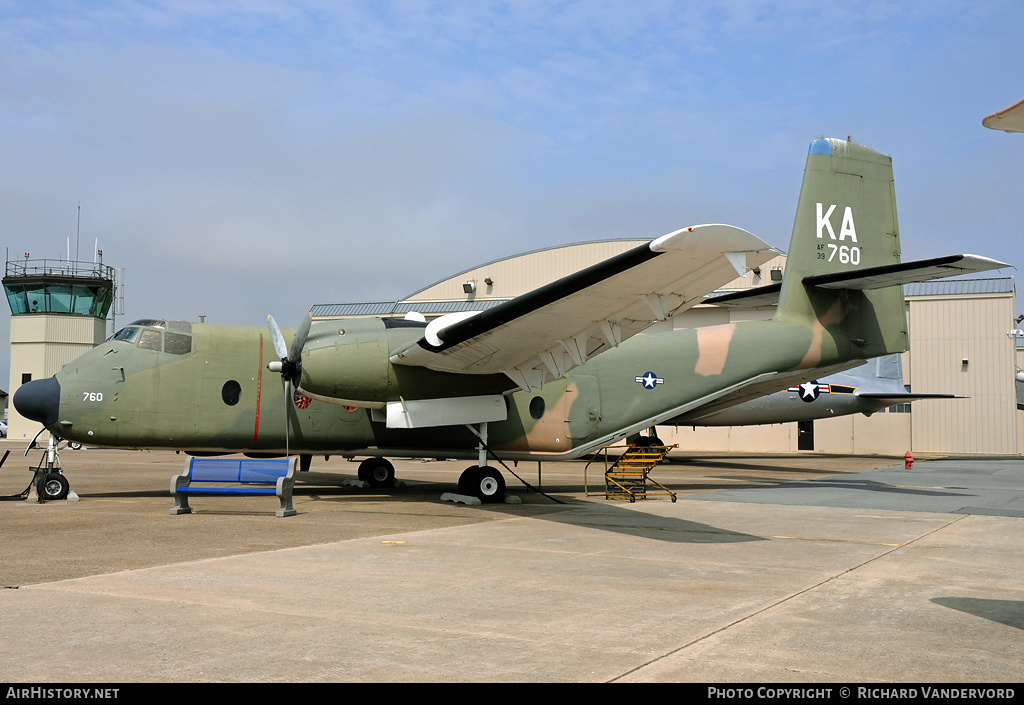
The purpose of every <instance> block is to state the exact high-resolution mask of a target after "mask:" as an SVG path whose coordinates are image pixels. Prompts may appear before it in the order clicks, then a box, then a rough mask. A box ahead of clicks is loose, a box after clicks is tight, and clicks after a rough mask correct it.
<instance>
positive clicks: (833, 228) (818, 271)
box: [776, 138, 907, 358]
mask: <svg viewBox="0 0 1024 705" xmlns="http://www.w3.org/2000/svg"><path fill="white" fill-rule="evenodd" d="M899 261H900V239H899V225H898V222H897V217H896V197H895V189H894V186H893V175H892V160H891V159H890V158H889V157H887V156H886V155H884V154H880V153H878V152H875V151H874V150H871V149H868V148H867V147H864V146H862V145H859V144H854V143H853V142H849V141H845V140H836V139H824V138H823V139H817V140H815V141H814V142H812V143H811V147H810V151H809V154H808V155H807V167H806V169H805V170H804V181H803V186H802V187H801V189H800V200H799V203H798V205H797V213H796V220H795V222H794V224H793V236H792V238H791V239H790V245H789V252H788V258H787V262H786V276H785V277H784V279H783V283H782V291H781V293H780V297H779V308H778V311H777V313H776V318H777V319H779V320H785V321H790V322H801V321H803V322H809V323H810V324H811V325H812V326H815V327H816V328H821V329H824V332H825V333H827V335H824V336H823V347H822V349H821V353H822V356H823V357H826V358H827V357H829V356H831V355H832V354H839V355H841V356H846V355H851V356H853V357H864V358H867V357H877V356H879V355H885V354H888V353H893V352H901V351H903V350H906V348H907V333H906V330H907V324H906V313H905V309H904V302H903V291H902V288H901V287H899V286H891V287H887V288H883V289H876V290H871V291H861V290H852V289H835V288H833V289H823V288H817V287H814V286H810V285H808V284H806V283H805V282H804V279H805V278H806V277H809V276H814V275H829V274H840V273H847V272H856V271H859V270H865V269H867V268H870V267H879V266H884V265H892V264H897V263H899Z"/></svg>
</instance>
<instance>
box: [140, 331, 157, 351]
mask: <svg viewBox="0 0 1024 705" xmlns="http://www.w3.org/2000/svg"><path fill="white" fill-rule="evenodd" d="M139 347H140V348H142V349H143V350H156V351H159V350H160V349H161V345H160V331H158V330H144V331H142V335H140V336H139Z"/></svg>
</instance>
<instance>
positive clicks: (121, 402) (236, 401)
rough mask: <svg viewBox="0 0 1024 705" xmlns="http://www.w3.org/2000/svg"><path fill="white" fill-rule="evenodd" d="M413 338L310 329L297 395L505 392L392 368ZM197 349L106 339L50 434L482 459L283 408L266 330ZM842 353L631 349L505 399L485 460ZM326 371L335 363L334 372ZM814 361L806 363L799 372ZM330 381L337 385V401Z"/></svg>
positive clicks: (78, 371)
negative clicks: (392, 357)
mask: <svg viewBox="0 0 1024 705" xmlns="http://www.w3.org/2000/svg"><path fill="white" fill-rule="evenodd" d="M837 322H838V321H837ZM151 330H153V331H159V330H160V329H159V328H152V329H151ZM342 330H343V331H344V334H343V335H339V331H342ZM421 333H422V330H421V329H420V328H418V327H407V326H400V327H385V325H384V322H383V321H382V320H380V319H358V320H345V321H323V322H317V323H315V324H314V326H313V330H312V332H311V335H310V339H309V342H308V343H307V352H306V353H305V354H304V365H303V377H302V385H301V386H302V388H303V389H304V390H308V391H310V392H311V393H315V394H322V393H328V394H330V395H332V396H337V397H341V398H353V397H355V398H360V399H363V400H371V401H372V402H374V403H384V402H388V401H399V400H406V401H412V400H416V399H434V398H442V397H453V396H465V395H472V394H482V393H493V394H500V393H502V392H505V391H507V390H508V389H509V387H511V382H510V381H509V380H508V379H507V378H505V377H504V376H500V375H495V376H484V377H480V376H467V375H456V374H444V373H438V372H431V371H429V370H425V369H422V368H415V367H403V366H401V365H392V364H391V363H390V362H389V360H388V356H389V353H390V352H391V351H393V350H394V349H396V348H398V347H400V346H402V345H405V344H408V342H409V341H410V340H412V339H416V338H417V337H418V336H419V335H421ZM191 338H192V340H191V351H190V352H188V353H186V354H173V353H169V352H163V351H162V350H153V349H144V348H140V347H139V346H138V345H137V344H135V343H132V342H126V341H120V340H111V341H108V342H106V343H104V344H103V345H101V346H99V347H97V348H96V349H94V350H92V351H90V352H89V353H87V354H85V355H83V356H82V357H80V358H78V359H77V360H75V361H74V362H72V363H70V364H69V365H67V366H66V367H65V368H64V369H63V370H62V371H61V372H60V373H58V375H57V376H56V379H57V381H58V382H59V384H60V406H59V409H60V411H59V414H58V416H59V418H58V419H56V423H55V424H52V425H51V430H52V431H54V432H55V433H56V434H57V435H59V436H60V437H63V438H67V439H69V440H73V441H80V442H83V443H88V444H92V445H111V446H118V447H129V448H172V449H185V450H192V451H209V452H238V451H246V452H265V453H278V452H282V451H283V450H284V449H285V429H286V424H285V409H286V408H288V409H289V413H290V414H291V418H290V421H289V424H290V433H291V436H290V439H289V445H290V449H291V451H292V452H299V453H310V454H345V455H367V454H371V455H372V454H381V455H396V456H414V457H420V456H423V457H435V456H436V457H459V456H472V455H474V454H475V452H476V451H475V450H474V449H475V447H476V444H477V438H476V436H475V435H474V434H473V433H472V432H471V431H470V430H469V429H467V428H465V427H463V426H441V427H435V428H425V429H390V428H387V426H386V424H385V423H384V422H383V420H374V419H375V416H376V414H377V412H376V410H375V409H371V408H365V407H353V406H343V405H339V404H333V403H326V402H324V401H320V400H312V399H310V398H309V397H307V396H305V395H302V394H298V395H296V399H297V402H296V401H295V400H293V403H292V404H291V405H286V403H285V399H284V387H283V385H282V383H281V379H280V377H279V376H278V375H276V374H272V373H270V372H268V371H267V369H266V365H267V363H268V362H269V361H271V360H274V359H276V357H275V355H274V353H273V349H272V347H271V346H270V344H269V342H268V340H267V338H268V336H267V333H266V331H265V330H264V329H260V328H255V327H242V326H219V325H210V324H193V325H192V326H191ZM849 347H850V346H849V343H848V342H846V341H845V338H840V339H839V340H837V339H835V338H833V336H832V335H831V334H829V333H828V331H827V329H826V328H825V327H814V326H808V325H800V324H793V323H785V322H781V321H758V322H745V323H734V324H727V325H721V326H712V327H707V328H700V329H688V330H679V331H671V332H665V333H658V334H653V335H646V336H637V337H634V338H631V339H630V340H628V341H626V342H624V343H623V344H621V345H620V346H619V347H618V348H616V349H613V350H609V351H607V352H605V353H603V354H601V355H600V356H598V357H595V358H594V359H593V360H591V361H589V362H588V363H586V364H585V365H583V366H581V367H579V368H577V369H575V370H573V371H572V372H570V373H569V374H568V375H567V377H566V378H565V379H562V380H557V381H555V382H550V383H548V384H546V385H545V386H544V388H543V389H534V390H531V391H529V392H524V391H517V392H514V393H510V394H508V396H507V397H506V398H507V404H508V418H507V420H506V421H502V422H492V423H491V424H489V441H490V445H491V447H492V448H493V449H495V451H498V452H500V453H501V455H502V456H503V457H507V458H510V459H525V458H547V457H572V456H576V455H580V454H582V453H584V452H587V451H589V450H591V449H592V448H594V447H595V446H599V445H602V444H605V443H609V442H612V441H615V440H617V439H620V438H622V437H624V436H625V435H628V434H630V433H634V432H636V431H638V430H640V429H643V428H646V427H649V426H652V425H654V424H655V423H658V422H660V421H663V420H665V419H667V418H670V417H672V416H674V415H677V414H678V413H680V412H681V411H685V410H687V409H689V408H691V407H693V406H694V405H697V404H700V403H702V402H703V401H705V400H707V399H710V398H713V397H714V396H715V395H717V394H720V393H721V392H722V391H723V390H725V389H728V388H731V387H733V386H734V385H738V384H741V383H744V382H746V381H749V380H750V379H751V378H752V377H756V376H758V375H761V374H770V373H773V372H776V371H778V370H794V369H814V368H817V367H819V366H826V365H828V364H830V363H832V362H835V361H836V360H838V359H840V357H843V358H844V359H845V355H841V354H840V353H841V352H842V353H846V352H847V349H848V348H849ZM858 352H863V354H865V355H866V356H870V355H872V354H875V353H874V352H873V351H870V350H865V351H860V350H858ZM321 360H323V361H328V360H329V361H330V367H325V365H322V364H320V361H321ZM808 361H811V362H813V363H814V364H812V365H811V366H810V367H808V364H807V363H808ZM317 377H320V378H321V379H324V380H331V381H330V382H329V383H326V382H318V381H317ZM334 380H345V385H346V386H345V388H339V386H338V384H337V383H336V382H335V381H334Z"/></svg>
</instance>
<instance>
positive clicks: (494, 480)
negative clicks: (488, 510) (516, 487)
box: [459, 465, 505, 504]
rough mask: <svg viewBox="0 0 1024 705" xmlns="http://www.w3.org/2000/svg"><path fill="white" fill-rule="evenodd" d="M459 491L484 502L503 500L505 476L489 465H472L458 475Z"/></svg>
mask: <svg viewBox="0 0 1024 705" xmlns="http://www.w3.org/2000/svg"><path fill="white" fill-rule="evenodd" d="M459 493H460V494H465V495H469V496H471V497H476V498H477V499H479V500H480V501H481V502H483V503H484V504H491V503H496V502H503V501H505V478H504V477H502V475H501V473H500V472H498V471H497V470H495V469H494V468H492V467H490V466H484V467H479V466H475V465H474V466H473V467H469V468H466V471H465V472H464V473H462V475H461V476H460V477H459Z"/></svg>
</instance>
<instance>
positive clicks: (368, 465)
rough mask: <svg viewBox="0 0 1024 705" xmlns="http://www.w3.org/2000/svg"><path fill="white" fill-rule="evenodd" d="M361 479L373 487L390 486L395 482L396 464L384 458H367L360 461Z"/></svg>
mask: <svg viewBox="0 0 1024 705" xmlns="http://www.w3.org/2000/svg"><path fill="white" fill-rule="evenodd" d="M359 479H360V480H362V481H363V482H367V483H369V484H370V486H371V487H389V486H391V485H393V484H394V483H395V466H394V465H392V464H391V463H390V462H389V461H388V460H386V459H384V458H367V459H366V460H364V461H363V462H361V463H359Z"/></svg>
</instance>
